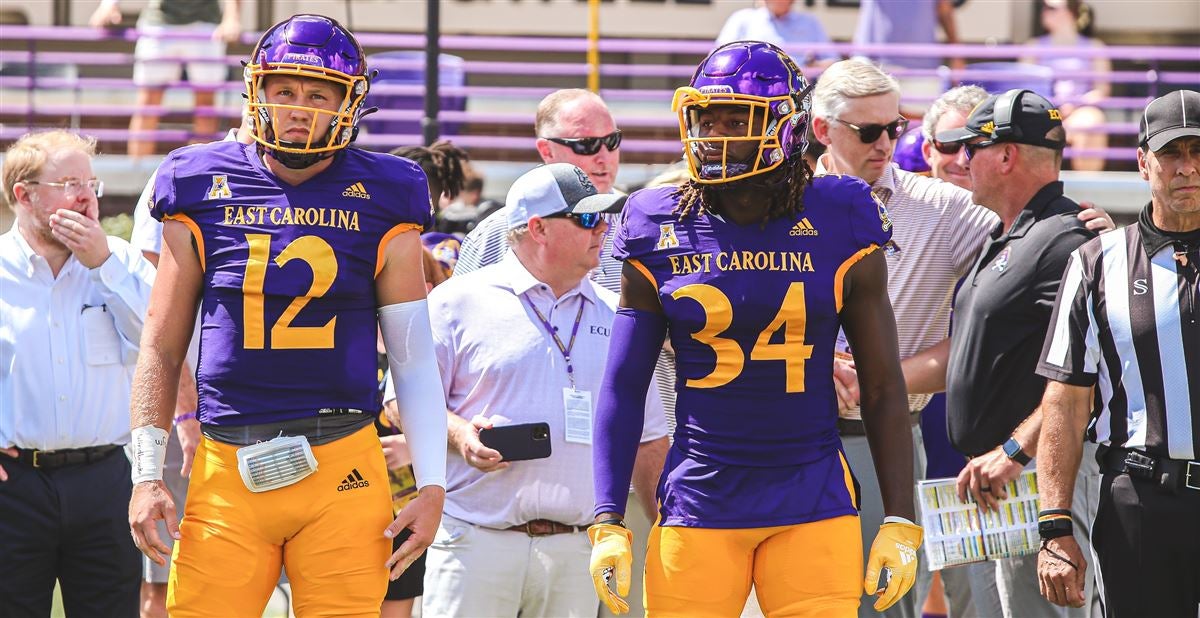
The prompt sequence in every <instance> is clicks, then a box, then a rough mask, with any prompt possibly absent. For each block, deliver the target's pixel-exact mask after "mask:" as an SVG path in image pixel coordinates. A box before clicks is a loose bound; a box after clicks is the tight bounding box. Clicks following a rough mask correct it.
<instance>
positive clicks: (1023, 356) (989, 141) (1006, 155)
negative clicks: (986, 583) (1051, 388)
mask: <svg viewBox="0 0 1200 618" xmlns="http://www.w3.org/2000/svg"><path fill="white" fill-rule="evenodd" d="M1065 137H1066V134H1065V131H1064V130H1063V127H1062V116H1061V114H1060V113H1059V111H1058V110H1057V109H1055V108H1054V106H1053V105H1052V104H1051V103H1050V102H1049V101H1047V100H1046V99H1045V98H1043V97H1042V96H1040V95H1038V94H1036V93H1034V92H1031V91H1028V90H1010V91H1008V92H1006V93H1004V94H1001V95H993V96H991V97H989V98H988V99H987V100H985V101H984V102H983V103H982V104H981V105H980V106H979V107H977V108H976V109H975V111H973V112H972V113H971V116H970V117H969V118H968V119H967V124H966V126H964V127H962V128H961V129H955V130H951V131H945V132H942V133H939V134H938V135H937V140H938V141H939V142H943V143H951V142H961V143H963V144H964V147H965V148H966V149H967V157H968V162H969V170H970V174H971V180H972V184H973V192H974V198H975V203H977V204H980V205H981V206H984V207H986V208H988V209H990V210H992V211H994V212H995V213H996V214H997V215H999V216H1000V224H999V225H998V226H997V227H996V229H994V230H993V231H992V235H991V239H990V240H989V241H988V242H986V243H985V244H984V247H983V250H982V251H981V253H980V256H979V260H978V261H977V262H976V263H975V267H974V268H973V269H972V270H971V271H970V272H969V273H968V274H967V276H966V278H965V279H964V281H963V283H962V286H961V287H960V289H959V292H958V295H957V297H956V298H955V311H954V318H953V325H952V328H951V332H952V334H951V340H950V360H949V363H948V368H947V376H946V418H947V425H948V428H949V434H950V441H951V443H952V444H953V445H954V447H955V448H956V449H958V450H959V452H961V453H963V454H964V455H967V456H968V457H971V458H972V459H971V461H970V462H968V464H967V466H966V468H964V469H963V471H962V472H961V473H960V474H959V476H958V490H959V495H960V496H962V497H964V498H965V496H966V495H967V494H970V495H971V496H973V497H974V499H975V500H976V501H977V502H978V503H979V504H980V505H981V507H982V508H984V509H990V508H996V506H997V505H998V500H1001V499H1003V498H1005V497H1007V495H1006V491H1005V489H1004V486H1005V484H1007V483H1008V482H1009V481H1011V480H1012V479H1014V478H1016V477H1017V476H1018V475H1019V474H1020V473H1021V471H1022V470H1023V469H1024V468H1025V467H1026V465H1028V464H1029V462H1030V458H1031V457H1033V456H1034V455H1035V454H1036V452H1037V438H1038V431H1039V430H1040V428H1041V415H1040V414H1039V413H1038V411H1037V410H1038V404H1039V403H1040V402H1041V399H1042V393H1043V391H1044V390H1045V385H1046V380H1045V378H1042V377H1041V376H1038V375H1037V374H1035V373H1034V369H1035V368H1036V367H1037V363H1038V358H1039V354H1040V352H1041V348H1042V341H1043V340H1044V338H1045V333H1046V329H1047V327H1048V325H1049V323H1050V314H1051V310H1052V308H1053V305H1054V296H1055V293H1056V292H1057V291H1058V286H1059V281H1060V280H1061V279H1062V274H1063V270H1064V269H1065V267H1066V264H1067V258H1068V257H1069V255H1070V254H1071V252H1072V251H1074V250H1075V249H1076V248H1077V247H1078V246H1079V245H1081V244H1083V243H1084V242H1085V241H1087V240H1088V239H1089V238H1092V237H1094V236H1095V233H1093V232H1091V231H1089V230H1088V229H1087V228H1086V227H1085V226H1084V225H1083V224H1082V223H1081V222H1080V221H1079V220H1078V218H1076V216H1075V215H1076V214H1078V212H1079V205H1078V204H1076V203H1075V202H1074V201H1072V200H1070V199H1068V198H1066V197H1064V196H1063V185H1062V183H1061V182H1059V180H1058V175H1059V169H1060V167H1061V164H1062V149H1063V146H1064V145H1065ZM982 568H984V569H986V568H987V567H986V566H984V567H982ZM994 568H995V577H996V585H997V588H998V589H999V590H1000V592H1001V595H1000V597H1001V605H1002V606H1003V611H1004V614H1005V615H1006V616H1023V617H1024V616H1057V615H1059V614H1060V611H1061V610H1058V609H1057V608H1055V607H1054V606H1052V605H1051V604H1050V603H1048V602H1047V601H1046V600H1045V599H1043V598H1042V597H1041V595H1040V594H1039V593H1038V588H1037V580H1036V577H1035V573H1036V568H1037V561H1036V556H1023V557H1016V558H1009V559H1006V560H1000V561H996V564H995V566H994Z"/></svg>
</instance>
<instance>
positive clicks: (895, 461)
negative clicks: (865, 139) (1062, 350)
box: [589, 41, 922, 616]
mask: <svg viewBox="0 0 1200 618" xmlns="http://www.w3.org/2000/svg"><path fill="white" fill-rule="evenodd" d="M673 107H674V109H675V110H676V111H678V113H679V124H680V132H681V139H682V141H683V145H684V152H685V154H686V159H687V162H688V165H689V168H690V172H691V181H690V182H689V183H687V184H686V185H684V186H683V187H682V188H674V187H663V188H657V189H647V190H645V191H639V192H637V193H635V194H633V195H632V196H630V198H629V201H628V203H627V205H626V207H625V211H624V214H623V216H622V221H621V223H620V226H619V228H618V230H617V232H616V237H615V240H614V254H615V255H617V256H618V257H619V258H621V259H623V260H624V261H625V265H624V270H623V273H622V276H623V280H622V292H621V308H620V310H619V312H618V315H617V318H616V322H615V323H614V326H613V335H612V347H611V348H610V356H609V360H608V366H607V371H606V375H605V380H604V386H603V389H602V391H601V394H600V397H599V400H598V410H597V417H596V431H595V439H596V443H595V448H594V465H595V492H596V509H595V511H596V519H595V524H594V525H592V526H591V527H590V528H589V533H590V536H591V539H592V543H593V549H592V561H591V573H592V577H593V579H594V581H595V584H596V592H597V594H598V595H599V596H600V598H601V600H603V601H604V602H605V603H606V604H607V605H608V606H609V607H610V608H611V609H612V610H613V611H614V612H622V611H624V610H625V609H626V608H627V605H626V603H625V601H624V599H622V598H621V597H622V596H623V595H624V594H627V592H628V589H629V584H630V578H631V576H632V574H631V573H630V566H629V565H630V562H631V556H630V553H631V549H630V536H631V535H630V533H629V531H628V530H626V529H625V528H624V525H623V513H624V511H625V507H626V504H625V501H626V496H627V494H628V487H629V478H630V473H631V469H632V466H633V459H634V453H635V451H636V447H637V428H638V427H640V424H639V423H640V419H641V417H642V414H643V412H642V410H643V407H644V405H643V404H644V399H645V395H646V389H647V386H648V384H649V381H650V375H651V373H652V371H653V367H654V359H655V357H656V355H657V352H658V348H659V347H660V346H661V342H662V340H663V338H664V337H669V338H670V341H671V344H672V345H673V346H674V348H675V351H676V354H677V364H678V369H677V380H676V385H675V387H676V392H677V393H678V401H677V409H676V416H677V419H678V425H677V427H676V431H675V442H674V444H673V446H672V448H671V451H670V453H669V454H668V457H667V463H666V467H665V469H664V471H663V473H662V477H661V479H660V481H659V487H658V502H659V521H658V524H657V525H656V526H655V527H654V529H653V531H652V532H651V537H650V542H649V552H648V554H649V555H648V557H647V560H646V573H645V580H646V586H645V590H646V593H645V595H646V611H647V615H650V616H682V615H687V616H710V615H711V616H730V615H733V616H736V615H738V614H739V613H740V612H741V610H742V606H743V605H744V604H745V602H746V598H747V596H748V595H749V592H750V588H751V584H753V585H754V586H755V589H756V591H757V596H758V601H759V603H760V605H761V607H762V609H763V610H764V612H765V613H766V614H767V615H772V616H774V615H781V616H782V615H788V616H792V615H811V616H854V615H855V613H856V611H857V608H858V603H859V597H860V595H861V592H862V590H863V589H865V590H866V591H867V593H868V594H876V593H878V594H879V595H880V598H879V600H878V604H877V607H886V606H889V605H891V604H892V603H894V602H895V601H896V600H897V599H899V598H900V597H901V596H902V595H903V594H905V593H906V592H907V591H908V589H909V587H911V585H912V583H913V581H914V579H915V575H916V565H917V560H916V551H917V548H918V547H919V546H920V543H921V536H922V533H921V528H920V527H918V526H917V525H916V524H914V523H913V521H912V519H913V517H914V509H913V489H912V488H913V485H912V483H913V470H912V451H911V449H912V442H911V440H909V439H907V436H908V435H909V427H908V421H907V416H908V409H907V401H906V395H905V389H904V380H903V377H902V375H901V373H900V364H899V359H898V352H897V344H896V322H895V319H894V317H893V315H892V310H891V304H890V303H889V301H888V295H887V286H886V284H887V266H886V264H885V262H884V259H883V255H882V252H881V251H880V250H879V249H880V247H881V246H883V245H884V244H885V243H886V242H887V241H888V240H889V238H890V237H891V232H890V230H891V222H890V220H889V219H888V216H887V211H886V210H885V209H884V207H883V205H882V204H881V203H879V202H878V201H877V200H876V199H874V197H873V196H872V195H871V192H870V189H869V187H868V186H867V185H866V184H865V183H864V182H862V181H861V180H859V179H856V178H850V177H841V176H821V177H816V178H814V177H813V175H812V172H811V170H810V168H809V167H808V165H807V163H805V162H804V160H803V158H802V156H803V153H804V149H805V147H806V143H805V139H804V135H805V132H806V131H807V129H808V126H807V125H808V113H809V86H808V83H807V81H806V80H805V79H804V77H803V75H802V74H801V72H800V70H799V69H798V68H797V67H796V65H795V63H794V62H793V61H792V60H791V59H790V58H789V57H788V56H787V54H786V53H784V52H783V51H782V50H780V49H779V48H777V47H774V46H772V45H769V44H766V43H761V42H753V41H741V42H735V43H729V44H726V45H723V46H721V47H720V48H718V49H716V50H715V51H713V52H712V53H711V54H710V55H709V56H708V58H706V59H705V60H704V61H703V62H702V63H701V65H700V66H699V68H698V69H697V70H696V73H695V75H694V77H693V78H692V81H691V83H690V85H688V86H686V87H683V88H680V89H679V90H677V91H676V93H675V100H674V103H673ZM839 326H844V327H845V330H846V333H847V336H849V337H850V339H851V340H853V342H854V344H855V345H856V346H861V347H860V348H858V349H861V350H864V352H862V354H861V358H862V359H863V362H864V363H865V365H864V366H861V367H860V368H859V371H860V373H861V376H860V378H861V380H862V384H863V390H862V392H863V394H862V401H863V408H864V421H865V423H866V426H867V428H868V429H867V431H868V437H869V439H870V444H871V448H872V449H873V450H874V452H875V455H876V461H877V462H878V474H879V478H880V486H881V490H882V493H883V501H884V504H885V505H886V510H887V514H888V515H889V517H888V519H887V520H886V522H885V523H884V525H883V526H882V527H881V528H880V530H879V532H878V534H877V536H876V539H875V542H874V544H873V546H872V550H871V553H870V559H869V562H868V566H867V569H866V576H865V578H864V575H863V563H862V560H863V559H862V550H861V541H860V535H859V521H858V511H857V503H858V495H857V493H858V488H857V483H856V482H855V480H854V477H853V474H852V473H851V471H850V469H849V467H848V465H847V464H846V460H845V457H844V455H843V453H842V452H841V443H840V441H839V439H838V433H837V398H836V395H835V393H834V390H833V375H832V364H833V345H834V341H835V339H836V337H837V334H838V329H839ZM895 436H900V437H903V438H905V439H895V438H894V437H895ZM885 572H886V573H887V574H890V576H889V575H887V574H885ZM610 579H615V584H616V586H615V588H616V590H615V591H614V590H612V589H610V588H609V580H610Z"/></svg>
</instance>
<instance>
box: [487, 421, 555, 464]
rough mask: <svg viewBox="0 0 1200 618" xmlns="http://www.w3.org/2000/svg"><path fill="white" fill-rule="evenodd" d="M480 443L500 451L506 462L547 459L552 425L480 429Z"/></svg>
mask: <svg viewBox="0 0 1200 618" xmlns="http://www.w3.org/2000/svg"><path fill="white" fill-rule="evenodd" d="M479 441H480V442H482V443H483V445H484V446H486V447H488V448H491V449H495V450H497V451H500V456H501V457H503V458H504V461H526V460H530V459H545V458H547V457H549V456H550V424H549V423H522V424H518V425H501V426H499V427H492V428H491V429H480V430H479Z"/></svg>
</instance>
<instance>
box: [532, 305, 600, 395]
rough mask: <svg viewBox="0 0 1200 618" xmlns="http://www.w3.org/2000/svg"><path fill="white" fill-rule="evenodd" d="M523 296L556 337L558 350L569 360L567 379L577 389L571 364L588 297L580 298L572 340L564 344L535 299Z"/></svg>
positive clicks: (551, 334) (548, 331) (546, 327)
mask: <svg viewBox="0 0 1200 618" xmlns="http://www.w3.org/2000/svg"><path fill="white" fill-rule="evenodd" d="M521 298H523V299H525V302H527V303H529V308H530V309H533V313H534V314H535V315H537V317H538V320H539V321H540V322H541V323H542V326H543V327H544V328H545V329H546V332H547V333H550V337H551V338H552V339H554V345H556V346H558V351H559V352H560V353H561V354H562V355H563V360H565V361H566V362H567V380H569V381H570V382H571V390H575V367H574V366H573V365H571V350H573V349H574V348H575V335H577V334H579V321H580V319H582V318H583V304H584V303H585V302H586V299H584V298H580V299H579V313H576V314H575V326H573V327H571V341H570V343H568V344H567V345H563V342H562V339H559V338H558V332H556V331H555V330H554V325H553V324H551V323H550V320H547V319H546V316H544V315H542V312H541V311H538V308H537V307H536V306H534V304H533V301H531V300H529V299H528V298H527V297H526V296H525V295H524V294H522V295H521Z"/></svg>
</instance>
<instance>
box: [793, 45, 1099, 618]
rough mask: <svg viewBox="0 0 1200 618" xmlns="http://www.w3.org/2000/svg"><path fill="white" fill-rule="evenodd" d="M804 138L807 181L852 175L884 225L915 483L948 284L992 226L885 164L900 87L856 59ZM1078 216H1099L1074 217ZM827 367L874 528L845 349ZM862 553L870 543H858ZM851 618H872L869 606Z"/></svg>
mask: <svg viewBox="0 0 1200 618" xmlns="http://www.w3.org/2000/svg"><path fill="white" fill-rule="evenodd" d="M813 116H814V118H813V125H812V128H813V136H814V137H815V138H816V139H817V140H818V141H820V142H821V143H822V144H825V145H826V146H827V147H828V152H826V153H825V154H824V155H822V157H821V158H820V159H819V160H818V165H817V173H837V174H848V175H853V176H858V177H859V178H862V179H863V180H865V181H866V182H867V183H868V184H870V185H871V187H872V191H873V192H874V193H875V195H876V196H877V197H879V199H880V200H882V201H883V202H884V203H885V204H886V206H887V210H888V215H889V217H890V218H891V220H892V224H893V228H892V240H891V242H890V243H889V244H888V246H887V247H886V248H885V255H886V258H887V262H888V295H889V297H890V298H891V301H892V307H893V309H894V311H895V314H896V326H897V334H898V335H899V343H900V356H901V359H902V362H901V369H902V371H903V373H904V380H905V385H906V387H907V389H908V392H909V396H908V399H909V409H910V410H912V417H911V424H912V439H913V441H914V449H913V453H914V458H915V460H914V462H913V463H914V466H915V475H916V478H918V479H922V478H924V475H925V455H924V443H923V436H922V434H921V429H920V426H919V421H920V411H921V410H922V409H923V408H924V407H925V405H926V404H927V403H928V402H929V399H930V395H928V394H922V393H936V392H939V391H941V390H944V389H945V376H946V373H945V372H946V367H945V358H946V357H947V355H948V353H949V338H948V333H949V324H950V301H951V295H952V294H953V291H954V286H955V284H956V283H957V282H958V280H959V279H960V278H962V277H963V276H964V275H965V274H966V273H967V271H968V270H969V269H970V267H971V265H972V264H973V263H974V261H975V258H976V256H977V255H978V254H979V250H980V248H981V247H982V246H983V243H984V241H985V240H986V239H987V236H988V233H989V231H990V230H991V229H992V228H993V227H994V226H995V225H996V223H998V222H999V218H998V217H997V216H996V215H995V214H994V213H992V212H990V211H988V210H987V209H985V208H983V207H981V206H977V205H975V204H974V203H973V201H972V199H971V193H970V192H969V191H967V190H965V189H962V188H960V187H957V186H954V185H953V184H950V183H947V182H941V181H939V180H936V179H933V178H928V177H925V176H920V175H918V174H913V173H910V172H905V171H903V170H901V169H899V167H897V166H896V165H895V164H894V163H892V149H893V146H894V145H895V140H896V138H898V137H899V136H900V134H902V133H903V132H904V130H905V128H906V127H907V125H908V121H907V120H906V119H905V118H904V117H902V116H901V115H900V88H899V86H898V84H897V83H896V80H894V79H892V77H891V76H889V75H888V74H886V73H884V72H883V71H882V70H880V69H879V68H878V67H876V66H874V65H872V64H870V63H867V62H864V61H861V60H844V61H841V62H837V63H834V64H833V65H832V66H830V67H829V69H827V70H826V71H825V73H824V74H823V75H822V76H821V80H820V81H819V82H818V83H817V86H816V88H815V89H814V91H813ZM1080 215H1081V218H1088V219H1091V218H1096V217H1098V216H1100V213H1097V212H1095V211H1092V212H1088V211H1084V212H1082V213H1080ZM842 352H843V353H844V356H845V358H841V359H839V360H838V361H837V362H835V368H834V378H835V386H836V387H837V389H838V392H839V396H840V398H841V399H842V403H843V404H844V405H843V406H842V409H841V410H839V415H840V417H841V418H840V421H839V424H838V428H839V431H840V432H841V434H842V445H843V448H844V449H845V452H846V457H847V459H848V460H849V462H850V466H851V468H852V469H853V470H854V472H855V474H856V475H857V478H858V481H859V483H860V484H861V485H862V505H861V509H860V517H861V518H862V529H863V530H864V531H874V530H875V529H876V528H878V526H879V524H880V523H881V522H882V521H883V505H882V502H881V499H880V492H879V485H878V479H877V478H876V477H875V474H874V469H875V468H874V463H873V460H872V459H871V453H870V448H869V447H868V445H867V439H866V431H865V430H864V428H863V424H862V419H861V416H860V414H859V411H858V405H857V404H858V380H857V376H856V374H855V371H854V363H853V350H850V349H848V347H845V346H843V349H842ZM864 546H865V547H869V546H870V539H866V540H865V541H864ZM928 587H929V572H928V571H927V570H925V569H922V570H920V571H918V580H917V584H916V586H914V588H915V589H916V591H915V592H914V593H912V594H910V595H908V596H907V597H906V598H905V599H902V600H901V601H900V602H899V603H897V604H896V605H894V606H892V607H891V608H890V609H889V610H887V612H885V615H887V616H895V617H901V616H903V617H916V616H919V615H920V606H921V603H922V602H923V600H924V597H925V594H926V593H927V591H928ZM859 615H860V616H873V615H877V613H876V612H875V611H874V610H873V608H872V607H871V605H870V604H869V603H863V604H861V605H860V606H859Z"/></svg>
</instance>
